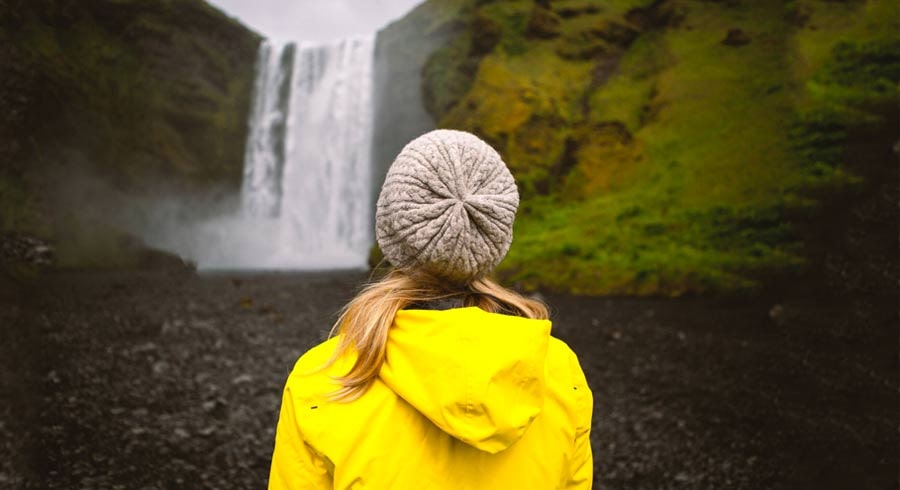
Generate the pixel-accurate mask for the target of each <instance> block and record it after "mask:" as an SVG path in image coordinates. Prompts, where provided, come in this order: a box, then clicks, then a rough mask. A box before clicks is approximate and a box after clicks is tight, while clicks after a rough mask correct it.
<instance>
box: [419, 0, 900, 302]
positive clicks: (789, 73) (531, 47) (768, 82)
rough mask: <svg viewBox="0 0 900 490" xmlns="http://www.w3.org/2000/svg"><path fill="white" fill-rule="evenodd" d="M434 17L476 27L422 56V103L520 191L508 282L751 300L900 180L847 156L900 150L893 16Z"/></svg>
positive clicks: (708, 8) (708, 5) (710, 7)
mask: <svg viewBox="0 0 900 490" xmlns="http://www.w3.org/2000/svg"><path fill="white" fill-rule="evenodd" d="M429 3H436V4H443V5H445V6H448V5H453V6H454V7H455V8H457V9H458V14H457V16H456V21H457V23H458V24H460V25H461V26H462V28H461V29H459V31H458V34H457V35H455V36H454V37H453V38H452V40H451V41H450V42H449V43H447V44H446V45H445V46H443V47H442V48H441V49H439V50H437V51H435V52H434V53H433V54H432V55H431V56H430V57H429V59H428V60H427V62H426V64H425V67H424V70H423V74H422V77H423V90H424V102H425V104H426V107H427V108H428V110H429V111H430V113H431V114H432V115H433V116H434V117H435V119H436V120H437V122H438V125H439V126H441V127H452V128H461V129H466V130H469V131H472V132H475V133H477V134H479V135H481V136H482V137H484V138H485V139H486V140H488V141H489V142H491V143H492V144H493V145H494V146H496V147H497V148H498V149H499V150H500V151H501V153H502V154H503V155H504V156H505V158H506V160H507V161H508V163H509V165H510V167H511V168H512V170H513V172H514V174H515V175H516V178H517V180H518V184H519V188H520V190H521V193H522V197H523V202H522V206H521V211H520V217H519V219H518V221H517V225H516V230H515V233H516V238H515V241H514V243H513V247H512V249H511V251H510V253H509V256H508V258H507V260H506V261H505V262H504V264H503V270H502V273H503V274H504V275H505V276H506V278H507V279H510V280H513V281H517V282H519V283H520V284H522V285H524V286H533V287H538V286H540V287H549V288H552V289H560V290H568V291H575V292H582V293H607V294H609V293H612V294H662V295H681V294H686V293H707V292H742V291H753V290H756V289H757V288H759V287H760V285H761V284H762V283H763V280H764V278H765V277H767V276H768V275H769V274H770V273H772V272H774V271H790V270H800V269H802V268H804V267H807V266H808V265H809V264H810V262H809V259H810V256H811V253H812V252H811V250H810V248H811V245H810V243H809V242H807V241H805V240H804V238H803V234H804V231H803V230H804V229H808V228H809V224H810V223H811V222H818V223H822V222H823V220H827V219H828V216H824V217H823V213H825V212H826V209H834V208H835V206H834V205H833V204H829V203H833V202H834V200H835V199H838V202H841V201H840V200H842V199H843V200H853V199H856V197H853V196H857V197H859V196H862V195H865V194H867V193H874V192H877V189H876V188H874V187H872V184H877V183H878V182H879V180H883V179H887V180H890V179H891V178H892V175H895V174H896V164H894V165H893V168H894V171H893V172H891V171H889V170H885V171H883V172H880V173H879V172H875V173H872V172H871V171H870V169H871V168H877V169H890V168H892V167H891V165H890V161H891V158H892V157H891V156H890V151H888V152H887V155H888V157H887V161H885V160H884V159H881V160H871V161H867V162H862V163H860V162H857V164H853V163H852V160H853V158H849V157H850V155H848V152H850V151H851V148H852V147H853V145H852V144H853V143H854V141H851V140H852V138H853V136H852V135H853V134H857V135H860V134H866V135H869V136H862V137H863V138H867V139H865V140H863V142H865V143H866V144H869V145H874V146H876V147H878V148H882V149H889V148H890V147H891V146H892V145H893V144H894V141H893V139H892V138H895V137H896V131H894V130H892V128H896V127H897V113H896V107H897V101H898V87H897V80H898V78H900V61H898V58H897V56H896V53H898V52H900V40H898V38H897V36H896V33H897V32H900V15H898V9H896V5H894V3H893V2H891V1H886V0H868V1H862V0H854V1H816V0H796V1H791V2H783V1H743V0H728V1H710V0H608V1H599V0H593V1H592V0H536V1H533V0H518V1H517V0H506V1H499V0H498V1H490V0H478V1H474V0H472V1H467V2H449V1H447V0H443V1H442V0H430V2H429ZM892 131H893V133H894V136H890V135H891V134H892ZM876 134H877V135H880V136H873V135H876ZM859 142H860V141H858V140H857V141H856V143H859ZM894 163H896V162H894ZM860 165H862V166H860ZM893 181H896V177H893ZM838 207H840V206H838ZM893 211H894V214H896V209H894V210H893ZM817 220H818V221H817ZM894 221H896V220H894ZM895 238H896V237H895ZM820 245H821V244H820ZM895 248H896V247H895ZM894 255H895V254H894ZM888 262H891V261H890V260H889V261H888ZM891 263H896V260H893V262H891ZM887 269H889V267H888V268H887ZM887 269H885V270H887ZM895 272H896V271H894V273H893V276H896V273H895Z"/></svg>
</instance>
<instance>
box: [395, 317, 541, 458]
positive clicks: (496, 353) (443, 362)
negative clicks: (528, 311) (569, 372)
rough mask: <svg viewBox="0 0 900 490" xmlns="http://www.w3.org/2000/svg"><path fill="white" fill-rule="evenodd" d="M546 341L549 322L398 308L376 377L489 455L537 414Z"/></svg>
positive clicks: (510, 442) (511, 440) (515, 436)
mask: <svg viewBox="0 0 900 490" xmlns="http://www.w3.org/2000/svg"><path fill="white" fill-rule="evenodd" d="M549 340H550V321H548V320H531V319H527V318H521V317H515V316H508V315H502V314H497V313H489V312H486V311H484V310H481V309H480V308H477V307H469V308H457V309H451V310H443V311H433V310H401V311H399V312H398V313H397V315H396V318H395V320H394V326H393V327H392V328H391V330H390V334H389V336H388V344H387V350H386V358H385V362H384V364H383V366H382V368H381V372H380V375H379V377H380V378H381V380H382V381H383V382H384V383H385V384H386V385H387V386H388V387H389V388H390V389H391V390H392V391H394V393H396V394H397V395H398V396H399V397H401V398H402V399H403V400H405V401H406V402H407V403H409V404H410V405H412V406H413V407H414V408H415V409H416V410H418V411H419V412H420V413H421V414H422V415H424V416H425V417H427V418H428V419H429V420H431V422H432V423H434V424H435V425H436V426H437V427H439V428H440V429H441V430H443V431H444V432H446V433H448V434H450V435H451V436H453V437H455V438H457V439H459V440H461V441H463V442H465V443H467V444H469V445H470V446H473V447H475V448H478V449H480V450H482V451H485V452H488V453H491V454H495V453H498V452H500V451H503V450H504V449H507V448H509V447H510V446H512V445H513V444H515V443H516V441H518V440H519V439H520V438H521V437H522V435H523V434H524V433H525V431H526V429H527V428H528V426H529V425H530V424H531V423H532V421H533V420H534V419H535V418H536V417H537V416H538V414H540V413H541V409H542V408H543V404H544V392H545V379H544V374H545V368H544V366H545V362H546V357H547V346H548V343H549Z"/></svg>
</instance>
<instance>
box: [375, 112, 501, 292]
mask: <svg viewBox="0 0 900 490" xmlns="http://www.w3.org/2000/svg"><path fill="white" fill-rule="evenodd" d="M518 206H519V192H518V190H517V189H516V182H515V180H514V179H513V176H512V174H511V173H509V169H507V168H506V164H505V163H503V160H502V159H501V158H500V155H499V154H498V153H497V151H496V150H494V149H493V148H491V146H490V145H488V144H487V143H485V142H484V141H482V140H480V139H479V138H478V137H477V136H475V135H473V134H470V133H466V132H464V131H454V130H448V129H438V130H435V131H431V132H430V133H426V134H424V135H422V136H419V137H418V138H416V139H414V140H413V141H411V142H410V143H409V144H407V145H406V147H404V148H403V150H402V151H401V152H400V155H398V156H397V158H396V159H395V160H394V163H393V164H392V165H391V168H390V170H388V174H387V177H386V178H385V181H384V186H383V187H382V188H381V195H380V196H379V197H378V206H377V209H376V212H375V236H376V237H377V239H378V245H379V246H380V247H381V251H382V252H383V253H384V256H385V257H386V258H387V259H388V260H389V261H390V262H391V264H393V265H394V266H397V267H411V268H421V269H424V270H426V271H428V272H430V273H432V274H435V275H438V276H440V277H443V278H446V279H450V280H452V281H456V282H467V281H470V280H472V279H476V278H478V277H481V276H484V275H485V274H487V273H489V272H490V271H491V270H492V269H493V268H494V267H496V266H497V264H499V263H500V261H501V260H503V257H504V256H505V255H506V252H507V251H508V250H509V245H510V243H512V227H513V220H514V219H515V217H516V208H517V207H518Z"/></svg>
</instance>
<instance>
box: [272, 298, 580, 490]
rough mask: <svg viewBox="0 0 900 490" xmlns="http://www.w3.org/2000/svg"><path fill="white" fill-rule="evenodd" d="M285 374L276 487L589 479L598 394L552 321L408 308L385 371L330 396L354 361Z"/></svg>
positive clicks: (394, 333) (540, 484) (460, 485)
mask: <svg viewBox="0 0 900 490" xmlns="http://www.w3.org/2000/svg"><path fill="white" fill-rule="evenodd" d="M337 343H338V339H331V340H329V341H327V342H325V343H323V344H320V345H319V346H317V347H315V348H314V349H312V350H310V351H309V352H307V353H306V354H305V355H304V356H303V357H302V358H301V359H300V360H299V361H298V362H297V365H296V366H295V368H294V371H293V373H292V374H291V376H290V378H289V379H288V382H287V387H286V389H285V398H284V402H283V405H282V414H281V419H280V422H279V426H278V435H277V438H278V440H277V442H276V447H277V448H278V449H279V450H276V452H275V456H274V458H273V466H272V474H271V476H270V482H269V488H275V489H281V488H340V489H345V488H346V489H349V488H354V489H355V488H376V489H388V488H390V489H406V488H409V489H428V488H434V489H445V488H446V489H494V488H516V489H519V488H535V489H552V488H590V485H591V475H592V467H593V463H592V458H591V450H590V441H589V431H590V420H591V407H592V400H591V393H590V390H589V389H588V387H587V384H586V382H585V379H584V375H583V373H582V371H581V368H580V367H579V364H578V361H577V359H576V358H575V355H574V354H573V353H572V351H571V350H570V349H569V348H568V347H567V346H566V345H565V344H564V343H563V342H561V341H559V340H557V339H555V338H552V337H550V322H549V321H546V320H531V319H527V318H521V317H515V316H508V315H501V314H497V313H488V312H485V311H483V310H481V309H479V308H476V307H469V308H459V309H451V310H446V311H431V310H403V311H400V312H398V313H397V316H396V318H395V322H394V326H393V327H392V328H391V331H390V333H389V337H388V345H387V351H386V358H385V361H384V364H383V366H382V368H381V372H380V374H379V376H378V379H377V380H376V381H375V382H374V383H373V384H372V386H371V387H370V388H369V389H368V390H367V391H366V392H365V394H363V395H362V396H361V397H360V398H358V399H356V400H354V401H352V402H340V401H332V400H330V399H329V397H328V394H329V393H331V392H334V390H335V388H336V386H335V384H334V383H335V382H334V380H333V377H334V376H340V375H342V374H344V372H346V370H347V369H348V368H349V366H350V365H352V362H353V359H352V358H348V359H343V360H341V361H339V362H337V363H335V364H333V365H332V366H331V367H330V368H329V369H328V370H326V371H320V370H319V371H317V368H318V367H320V366H322V365H323V364H324V363H326V362H327V361H328V360H329V359H330V358H331V356H332V354H333V353H334V349H335V348H336V346H337Z"/></svg>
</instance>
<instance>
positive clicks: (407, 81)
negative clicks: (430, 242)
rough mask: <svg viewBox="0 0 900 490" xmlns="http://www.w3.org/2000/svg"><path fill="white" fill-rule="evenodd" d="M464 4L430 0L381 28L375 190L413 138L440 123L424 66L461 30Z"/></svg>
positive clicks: (377, 60)
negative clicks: (430, 106) (426, 96)
mask: <svg viewBox="0 0 900 490" xmlns="http://www.w3.org/2000/svg"><path fill="white" fill-rule="evenodd" d="M458 16H459V6H458V5H456V4H454V3H453V2H426V3H423V4H421V5H420V6H419V7H417V8H415V9H414V10H413V11H412V12H410V13H408V14H407V15H406V16H404V17H403V18H402V19H400V20H397V21H395V22H393V23H391V24H390V25H388V26H387V27H385V28H383V29H382V30H380V31H379V32H378V34H377V37H376V45H375V97H374V100H375V126H374V133H373V145H372V151H373V155H372V160H373V163H374V178H373V179H372V183H373V187H374V190H375V192H374V195H375V196H376V197H377V195H378V191H379V190H380V189H381V183H382V182H383V181H384V176H385V174H386V173H387V170H388V167H390V165H391V162H393V160H394V158H395V157H396V156H397V154H398V153H400V150H402V149H403V146H404V145H405V144H406V143H408V142H409V141H410V140H411V139H413V138H415V137H416V136H419V135H420V134H422V133H424V132H426V131H429V130H431V129H434V128H435V124H436V122H435V119H434V117H433V116H432V115H431V114H429V113H428V112H427V111H426V106H425V101H424V100H423V91H422V70H423V68H424V66H425V62H426V61H427V60H428V59H429V57H430V56H431V55H432V53H434V51H435V50H437V49H438V48H440V47H442V46H445V45H446V44H447V43H449V42H450V40H451V39H452V38H453V37H454V36H457V35H459V34H460V33H461V32H462V31H463V29H464V27H465V26H464V25H463V24H462V23H460V22H459V19H458Z"/></svg>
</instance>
